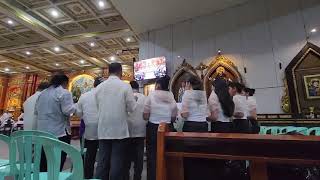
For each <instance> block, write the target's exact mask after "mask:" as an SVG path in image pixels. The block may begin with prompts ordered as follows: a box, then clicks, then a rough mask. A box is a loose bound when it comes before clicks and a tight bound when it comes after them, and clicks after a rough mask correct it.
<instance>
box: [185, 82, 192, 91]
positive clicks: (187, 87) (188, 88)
mask: <svg viewBox="0 0 320 180" xmlns="http://www.w3.org/2000/svg"><path fill="white" fill-rule="evenodd" d="M185 89H186V90H191V84H190V82H186V87H185Z"/></svg>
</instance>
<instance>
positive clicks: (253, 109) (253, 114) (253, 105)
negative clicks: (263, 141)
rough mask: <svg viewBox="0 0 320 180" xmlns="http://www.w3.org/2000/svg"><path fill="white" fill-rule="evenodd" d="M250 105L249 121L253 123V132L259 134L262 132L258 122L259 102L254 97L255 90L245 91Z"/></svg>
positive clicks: (247, 89) (248, 89)
mask: <svg viewBox="0 0 320 180" xmlns="http://www.w3.org/2000/svg"><path fill="white" fill-rule="evenodd" d="M245 92H246V96H247V104H248V120H249V122H250V123H251V132H252V133H254V134H257V133H259V132H260V127H259V123H258V122H257V100H256V97H254V93H255V89H250V88H246V89H245Z"/></svg>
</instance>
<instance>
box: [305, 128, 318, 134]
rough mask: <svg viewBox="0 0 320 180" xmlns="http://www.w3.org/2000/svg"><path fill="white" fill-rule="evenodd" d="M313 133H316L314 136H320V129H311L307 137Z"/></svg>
mask: <svg viewBox="0 0 320 180" xmlns="http://www.w3.org/2000/svg"><path fill="white" fill-rule="evenodd" d="M313 131H314V135H316V136H320V127H312V128H309V129H308V130H307V132H306V135H308V136H310V135H311V133H312V132H313Z"/></svg>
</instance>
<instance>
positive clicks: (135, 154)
mask: <svg viewBox="0 0 320 180" xmlns="http://www.w3.org/2000/svg"><path fill="white" fill-rule="evenodd" d="M130 85H131V87H132V90H133V95H134V97H135V99H136V101H137V105H136V108H135V111H134V112H132V113H129V116H128V128H129V134H130V138H129V140H128V141H129V142H128V164H127V168H128V170H127V171H126V173H128V174H127V175H126V177H125V179H126V180H129V172H130V168H131V163H132V162H133V163H134V176H133V180H141V174H142V170H143V156H144V140H145V137H146V124H147V122H146V121H145V120H144V119H143V108H144V103H145V99H146V97H145V96H144V95H143V94H142V93H140V92H139V84H138V83H137V82H136V81H131V82H130Z"/></svg>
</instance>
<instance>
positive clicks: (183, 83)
mask: <svg viewBox="0 0 320 180" xmlns="http://www.w3.org/2000/svg"><path fill="white" fill-rule="evenodd" d="M185 88H186V82H185V81H182V82H181V86H180V88H179V92H178V103H181V101H182V96H183V94H184V92H185V90H186V89H185Z"/></svg>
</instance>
